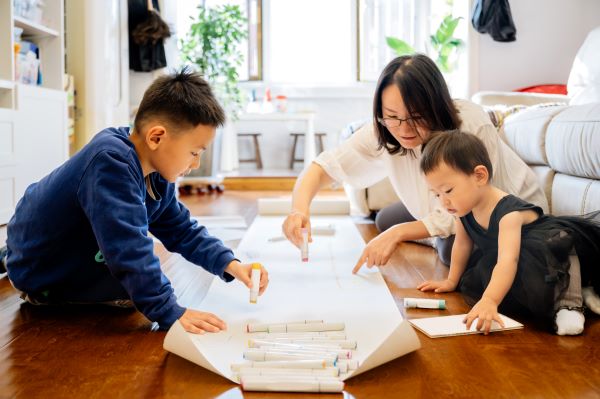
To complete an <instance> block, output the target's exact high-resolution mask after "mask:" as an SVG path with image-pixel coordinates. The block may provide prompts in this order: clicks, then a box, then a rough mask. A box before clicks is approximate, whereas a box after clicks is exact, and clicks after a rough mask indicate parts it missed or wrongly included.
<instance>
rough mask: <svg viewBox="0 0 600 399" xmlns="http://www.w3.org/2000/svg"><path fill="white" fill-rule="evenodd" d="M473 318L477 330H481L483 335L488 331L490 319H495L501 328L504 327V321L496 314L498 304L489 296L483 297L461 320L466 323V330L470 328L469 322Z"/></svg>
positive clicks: (490, 324)
mask: <svg viewBox="0 0 600 399" xmlns="http://www.w3.org/2000/svg"><path fill="white" fill-rule="evenodd" d="M475 319H478V320H477V331H483V333H484V334H485V335H487V334H488V333H489V332H490V329H491V328H492V321H493V320H496V321H497V322H498V324H500V326H501V327H502V328H504V322H503V321H502V319H501V318H500V314H498V304H496V302H494V301H493V300H491V299H490V298H487V297H483V298H481V299H480V300H479V302H477V303H476V304H475V306H473V309H471V311H470V312H469V313H467V316H466V317H465V319H464V320H463V323H465V324H466V325H467V330H468V329H470V328H471V324H472V323H473V321H474V320H475Z"/></svg>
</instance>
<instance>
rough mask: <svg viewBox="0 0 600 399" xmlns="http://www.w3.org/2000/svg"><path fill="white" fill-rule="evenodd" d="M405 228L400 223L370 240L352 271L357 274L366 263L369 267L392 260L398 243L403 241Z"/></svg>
mask: <svg viewBox="0 0 600 399" xmlns="http://www.w3.org/2000/svg"><path fill="white" fill-rule="evenodd" d="M403 228H404V226H403V225H401V224H398V225H396V226H394V227H391V228H389V229H387V230H386V231H384V232H383V233H381V234H379V235H378V236H377V237H375V238H373V239H372V240H371V241H369V243H368V244H367V246H366V247H365V249H364V250H363V252H362V254H361V255H360V258H359V259H358V262H356V266H354V269H352V273H354V274H356V273H357V272H358V271H359V270H360V268H361V267H362V265H363V264H365V263H366V265H367V267H369V268H371V267H373V266H383V265H385V264H386V263H387V262H388V261H389V260H390V257H391V256H392V254H393V253H394V250H395V249H396V247H397V246H398V244H400V242H402V235H401V233H402V230H403Z"/></svg>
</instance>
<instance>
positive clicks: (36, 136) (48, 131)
mask: <svg viewBox="0 0 600 399" xmlns="http://www.w3.org/2000/svg"><path fill="white" fill-rule="evenodd" d="M17 1H18V0H17ZM15 3H16V2H15V0H0V60H2V62H0V226H1V225H3V224H6V223H7V222H8V220H9V219H10V217H11V216H12V214H13V212H14V208H15V206H16V204H17V202H18V200H19V199H20V198H21V197H22V196H23V193H24V192H25V189H26V188H27V187H28V186H29V185H30V184H31V183H33V182H35V181H38V180H39V179H40V178H42V177H43V176H45V175H46V174H48V173H49V172H50V171H51V170H52V169H54V168H55V167H57V166H58V165H60V164H61V163H62V162H64V161H65V160H66V159H67V157H68V137H67V99H66V94H65V92H64V90H63V75H64V70H65V67H64V58H65V57H64V41H63V37H64V27H63V25H64V23H63V19H64V7H63V0H45V1H44V9H43V17H42V21H41V23H38V22H34V21H31V20H29V19H27V18H24V17H23V16H20V15H15V12H14V11H15V10H14V4H15ZM15 27H18V28H21V29H23V33H22V35H21V38H22V39H23V40H28V41H31V42H33V43H35V44H36V45H37V46H38V48H39V53H40V54H39V58H40V70H41V76H42V84H41V86H36V85H26V84H21V83H19V82H17V81H16V80H15V71H16V65H15V52H14V49H15V38H14V30H15Z"/></svg>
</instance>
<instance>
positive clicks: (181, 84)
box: [134, 67, 225, 132]
mask: <svg viewBox="0 0 600 399" xmlns="http://www.w3.org/2000/svg"><path fill="white" fill-rule="evenodd" d="M154 117H157V118H161V119H163V120H165V121H166V122H167V123H170V124H171V125H173V126H178V127H181V126H186V127H187V126H192V127H196V126H198V125H200V124H202V125H208V126H215V127H217V126H222V125H223V123H224V122H225V112H224V111H223V108H222V107H221V106H220V105H219V102H218V101H217V99H216V98H215V97H214V95H213V93H212V90H211V89H210V85H209V84H208V83H207V82H206V81H205V80H204V79H202V77H201V76H200V74H198V73H195V72H191V71H190V70H189V69H188V68H185V67H184V68H183V69H181V70H180V71H177V72H175V73H174V74H172V75H164V76H161V77H159V78H157V79H156V80H155V81H154V82H153V83H152V84H151V85H150V87H148V89H147V90H146V92H145V93H144V97H143V98H142V102H141V103H140V106H139V108H138V111H137V114H136V116H135V122H134V128H135V130H136V131H137V132H141V127H142V124H143V123H144V122H145V121H146V120H148V119H150V118H154Z"/></svg>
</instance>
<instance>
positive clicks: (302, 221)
mask: <svg viewBox="0 0 600 399" xmlns="http://www.w3.org/2000/svg"><path fill="white" fill-rule="evenodd" d="M303 227H305V228H307V229H308V242H312V236H311V232H310V218H309V217H308V215H307V214H304V213H302V212H298V211H293V212H292V213H290V214H289V215H288V216H287V217H286V218H285V220H284V221H283V225H282V226H281V229H282V231H283V235H285V238H287V239H288V240H289V241H290V242H291V243H292V244H294V245H295V246H297V247H298V248H300V246H301V245H302V230H301V229H302V228H303Z"/></svg>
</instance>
